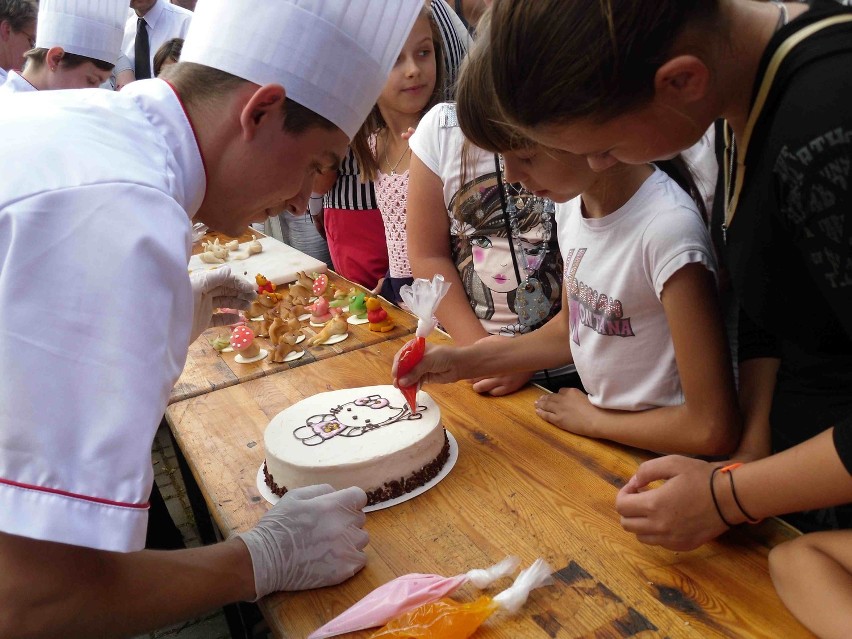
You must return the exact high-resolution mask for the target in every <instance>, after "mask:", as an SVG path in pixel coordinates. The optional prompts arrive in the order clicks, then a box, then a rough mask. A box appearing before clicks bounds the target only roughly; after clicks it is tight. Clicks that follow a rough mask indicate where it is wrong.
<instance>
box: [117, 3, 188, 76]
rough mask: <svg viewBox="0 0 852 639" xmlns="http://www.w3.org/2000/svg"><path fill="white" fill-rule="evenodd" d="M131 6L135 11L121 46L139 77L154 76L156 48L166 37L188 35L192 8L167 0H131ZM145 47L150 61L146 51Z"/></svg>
mask: <svg viewBox="0 0 852 639" xmlns="http://www.w3.org/2000/svg"><path fill="white" fill-rule="evenodd" d="M130 8H131V9H132V10H133V12H132V13H130V15H129V16H128V18H127V23H126V24H125V25H124V41H123V42H122V45H121V50H122V51H123V52H124V55H126V56H127V58H128V59H129V60H130V62H131V64H133V68H134V71H135V74H136V79H137V80H145V79H146V78H151V77H153V75H152V74H153V72H152V69H153V68H154V54H155V53H156V52H157V49H159V48H160V47H161V46H162V45H163V43H164V42H166V41H167V40H171V39H172V38H185V37H186V32H187V31H188V30H189V24H190V22H191V21H192V11H189V10H188V9H184V8H183V7H179V6H177V5H174V4H172V3H170V2H168V0H130ZM146 40H147V41H146ZM146 51H147V53H148V55H147V62H146V60H145V57H144V55H143V54H144V53H145V52H146ZM137 52H138V53H139V54H140V55H139V56H137Z"/></svg>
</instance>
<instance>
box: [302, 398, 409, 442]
mask: <svg viewBox="0 0 852 639" xmlns="http://www.w3.org/2000/svg"><path fill="white" fill-rule="evenodd" d="M420 409H421V411H420V412H418V413H417V414H414V415H412V414H411V410H410V409H409V407H408V405H407V404H405V405H403V406H401V407H397V406H391V403H390V401H389V400H388V399H386V398H385V397H382V396H381V395H369V396H367V397H361V398H358V399H356V400H354V401H352V402H347V403H345V404H340V405H339V406H335V407H332V408H329V410H328V413H325V414H322V415H312V416H311V417H309V418H308V419H307V420H306V421H305V425H304V426H299V427H298V428H297V429H296V430H294V431H293V435H294V436H295V437H296V439H300V440H301V441H302V443H303V444H305V445H307V446H316V445H317V444H321V443H323V442H324V441H326V440H328V439H331V438H332V437H336V436H337V435H342V436H344V437H358V436H359V435H363V434H364V433H368V432H370V431H371V430H375V429H377V428H381V427H383V426H389V425H391V424H395V423H397V422H402V421H408V420H412V419H420V418H421V417H422V410H424V409H425V406H421V407H420Z"/></svg>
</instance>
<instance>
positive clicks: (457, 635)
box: [370, 559, 553, 639]
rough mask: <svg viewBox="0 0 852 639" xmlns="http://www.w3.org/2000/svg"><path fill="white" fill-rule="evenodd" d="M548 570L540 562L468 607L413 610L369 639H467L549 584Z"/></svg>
mask: <svg viewBox="0 0 852 639" xmlns="http://www.w3.org/2000/svg"><path fill="white" fill-rule="evenodd" d="M551 572H553V570H552V569H551V567H550V566H549V565H548V564H547V562H545V561H544V560H543V559H536V560H535V562H534V563H533V565H532V566H530V567H529V568H527V569H526V570H524V571H523V572H521V574H520V575H518V578H517V579H515V583H513V584H512V585H511V586H510V587H509V588H507V589H506V590H504V591H503V592H501V593H500V594H499V595H497V596H496V597H494V598H493V599H492V598H491V597H488V596H485V595H483V596H482V597H479V598H478V599H477V600H476V601H472V602H470V603H458V602H455V601H453V600H452V599H441V600H440V601H436V602H433V603H428V604H425V605H423V606H420V607H419V608H415V609H414V610H411V611H409V612H407V613H405V614H403V615H401V616H399V617H397V618H395V619H392V620H391V621H390V622H388V624H387V625H386V626H385V627H384V628H382V629H381V630H378V631H377V632H375V633H373V634H372V635H370V639H404V638H406V637H410V638H413V637H417V638H418V639H465V638H466V637H470V636H471V635H472V634H473V633H474V632H476V629H477V628H479V626H481V625H482V624H483V623H484V622H485V620H486V619H488V617H490V616H491V615H492V614H493V613H494V612H495V611H496V610H501V609H502V610H505V611H506V612H508V613H509V614H515V613H517V612H518V611H519V610H520V609H521V607H522V606H523V605H524V604H525V603H526V601H527V598H528V597H529V594H530V592H532V591H533V590H535V589H536V588H539V587H541V586H547V585H550V584H552V583H553V578H552V577H551V576H550V573H551Z"/></svg>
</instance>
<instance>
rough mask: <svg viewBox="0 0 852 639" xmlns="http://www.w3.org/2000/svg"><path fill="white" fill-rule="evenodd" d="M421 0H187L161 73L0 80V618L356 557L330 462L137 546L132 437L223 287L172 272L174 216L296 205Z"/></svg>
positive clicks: (140, 468)
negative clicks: (207, 531) (200, 529)
mask: <svg viewBox="0 0 852 639" xmlns="http://www.w3.org/2000/svg"><path fill="white" fill-rule="evenodd" d="M421 7H422V0H397V1H395V2H375V1H373V0H350V1H349V2H345V3H344V2H325V1H320V0H317V1H315V2H311V1H309V0H276V1H275V2H267V1H260V0H202V2H199V3H198V7H197V11H196V14H195V17H194V18H193V22H192V26H191V27H190V30H189V33H188V34H187V39H186V43H185V45H184V50H183V55H182V61H181V62H180V63H178V64H176V65H173V66H171V67H170V68H169V70H168V75H167V80H168V82H166V81H163V80H160V79H151V80H142V81H138V82H135V83H132V84H130V85H128V86H127V87H126V88H125V89H124V90H123V91H121V92H120V93H116V92H109V91H86V92H75V91H51V92H46V93H40V94H39V93H17V94H13V95H9V96H6V97H5V98H4V99H3V107H2V109H0V130H2V131H3V132H4V139H3V145H4V146H3V148H4V153H3V154H2V157H0V175H2V179H0V567H2V570H0V601H2V602H3V606H2V607H3V613H2V614H0V636H2V637H15V636H19V635H21V634H28V635H31V636H48V635H49V636H53V635H56V634H61V635H62V636H66V637H71V636H105V635H107V634H109V635H110V636H112V635H133V634H136V633H139V632H143V631H145V630H149V629H154V628H158V627H161V626H164V625H166V624H169V623H173V622H176V621H178V620H180V619H184V618H188V617H191V616H193V615H196V614H199V613H201V612H203V611H205V610H209V609H212V608H217V607H220V606H222V605H223V604H225V603H228V602H233V601H238V600H245V599H249V600H253V599H256V598H258V597H262V596H264V595H266V594H268V593H270V592H274V591H277V590H298V589H304V588H315V587H320V586H326V585H330V584H335V583H339V582H340V581H343V580H345V579H347V578H348V577H350V576H351V575H353V574H354V573H355V572H357V571H358V570H359V569H360V568H361V567H362V566H363V565H364V563H365V561H366V556H365V554H364V552H363V548H364V546H365V545H366V543H367V541H368V538H367V534H366V532H364V530H363V529H362V526H363V524H364V520H365V516H364V514H363V511H362V508H363V506H364V505H365V504H366V495H365V494H364V492H363V491H362V490H360V489H358V488H349V489H346V490H342V491H333V490H332V489H331V487H329V486H313V487H308V488H304V489H299V490H294V491H291V492H290V493H288V494H287V495H285V497H284V498H282V499H281V501H279V502H278V504H277V505H276V506H275V507H273V508H272V509H271V510H270V511H269V512H268V513H267V514H266V515H265V516H264V517H263V518H262V519H261V520H260V522H259V523H258V524H257V526H256V527H255V528H253V529H251V530H250V531H248V532H245V533H241V534H240V535H238V536H235V537H232V538H231V539H229V540H227V541H225V542H223V543H220V544H216V545H213V546H207V547H203V548H194V549H189V550H180V551H168V552H156V551H148V550H143V549H142V548H143V544H144V539H145V529H146V520H147V508H148V504H147V500H148V495H149V492H150V490H151V484H152V469H151V458H150V449H151V443H152V440H153V437H154V433H155V430H156V428H157V425H158V424H159V421H160V418H161V416H162V414H163V412H164V410H165V407H166V403H167V399H168V396H169V392H170V390H171V388H172V386H173V385H174V383H175V381H176V380H177V378H178V376H179V374H180V372H181V370H182V368H183V365H184V360H185V357H186V353H187V347H188V345H189V343H190V341H191V340H192V339H193V338H194V337H195V336H197V335H198V334H199V333H200V332H201V330H203V329H204V328H205V327H206V326H207V324H208V323H209V322H210V316H209V310H210V308H211V307H212V305H211V302H210V297H211V296H215V295H219V294H221V293H222V291H223V290H225V291H227V290H228V289H230V291H231V292H232V294H233V295H236V296H241V295H244V294H245V293H244V292H243V289H242V288H240V285H239V284H238V283H237V281H236V280H235V278H234V277H233V276H229V275H226V276H225V277H224V278H223V279H222V280H214V281H206V282H203V283H202V285H200V286H193V285H192V284H191V283H190V280H189V278H188V277H187V262H188V259H189V254H190V246H191V241H190V230H191V224H192V221H196V222H204V223H205V224H207V225H208V226H209V227H210V228H212V229H215V230H219V231H222V232H224V233H227V234H229V235H238V234H239V233H240V232H242V231H243V230H244V229H245V227H246V225H247V223H248V221H249V220H250V219H252V218H253V217H254V216H255V215H256V212H257V211H261V210H264V209H265V208H268V207H271V206H273V205H275V204H278V203H280V202H286V203H288V205H289V206H293V207H295V208H296V209H297V210H305V209H306V208H307V203H308V197H309V194H310V190H311V183H312V181H313V178H314V176H315V175H316V174H317V173H319V172H321V171H323V170H326V169H331V168H334V167H336V166H337V165H338V164H339V162H340V159H341V157H342V156H343V154H344V153H345V150H346V146H347V144H348V142H349V140H350V139H351V138H352V136H353V135H354V134H355V132H356V131H357V129H358V127H359V126H360V125H361V123H362V122H363V121H364V119H365V118H366V116H367V114H368V113H369V111H370V109H371V108H372V106H373V105H374V104H375V101H376V98H377V97H378V95H379V93H380V92H381V89H382V87H383V85H384V84H385V81H386V78H387V76H388V74H389V71H390V69H391V67H392V65H393V64H394V62H395V61H396V59H397V56H398V54H399V51H400V50H401V48H402V44H403V42H404V41H405V39H406V37H407V35H408V32H409V31H410V29H411V26H412V25H413V23H414V20H415V17H416V15H417V13H418V12H419V11H420V10H421ZM222 454H227V451H226V450H223V451H222ZM60 629H61V630H60Z"/></svg>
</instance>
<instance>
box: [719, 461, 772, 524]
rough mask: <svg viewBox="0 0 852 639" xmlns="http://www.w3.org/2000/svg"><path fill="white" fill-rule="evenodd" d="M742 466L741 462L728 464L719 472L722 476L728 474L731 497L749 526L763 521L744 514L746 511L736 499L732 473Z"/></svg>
mask: <svg viewBox="0 0 852 639" xmlns="http://www.w3.org/2000/svg"><path fill="white" fill-rule="evenodd" d="M742 465H743V464H742V462H736V463H734V464H728V465H727V466H724V467H723V468H720V469H719V472H721V473H722V474H725V473H727V474H728V479H730V480H731V495H733V497H734V503H735V504H736V505H737V508H739V509H740V512H741V513H742V514H743V516H744V517H745V518H746V521H747V522H748V523H750V524H759V523H760V522H762V521H763V519H755V518H754V517H752V516H751V515H749V514H748V513H747V512H746V509H745V508H743V505H742V504H741V503H740V500H739V498H738V497H737V489H736V488H735V487H734V473H733V471H734V470H735V469H737V468H739V467H740V466H742Z"/></svg>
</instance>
